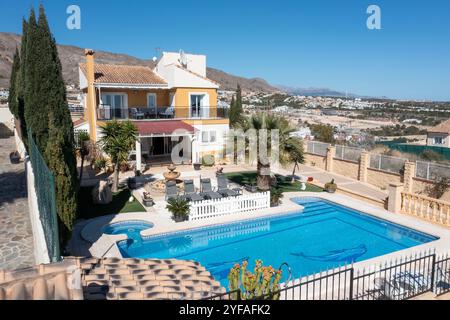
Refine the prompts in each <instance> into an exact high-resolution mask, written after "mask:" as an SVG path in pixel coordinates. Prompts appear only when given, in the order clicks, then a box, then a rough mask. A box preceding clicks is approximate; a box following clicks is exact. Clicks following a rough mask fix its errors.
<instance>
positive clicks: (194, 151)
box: [191, 136, 197, 164]
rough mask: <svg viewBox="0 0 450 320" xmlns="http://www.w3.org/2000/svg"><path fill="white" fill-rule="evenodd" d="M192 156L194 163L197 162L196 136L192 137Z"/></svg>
mask: <svg viewBox="0 0 450 320" xmlns="http://www.w3.org/2000/svg"><path fill="white" fill-rule="evenodd" d="M191 152H192V154H191V157H192V163H193V164H194V163H196V162H197V139H195V136H192V137H191Z"/></svg>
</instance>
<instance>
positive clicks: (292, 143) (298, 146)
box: [285, 137, 305, 183]
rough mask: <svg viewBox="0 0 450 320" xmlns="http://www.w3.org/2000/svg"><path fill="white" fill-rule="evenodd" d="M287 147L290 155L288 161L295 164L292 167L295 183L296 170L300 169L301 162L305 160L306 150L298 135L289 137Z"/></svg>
mask: <svg viewBox="0 0 450 320" xmlns="http://www.w3.org/2000/svg"><path fill="white" fill-rule="evenodd" d="M285 149H286V150H287V153H288V155H289V157H288V159H287V162H289V163H293V164H294V168H293V169H292V183H293V182H294V180H295V170H296V169H300V166H299V164H301V163H304V162H305V156H304V152H305V150H304V148H303V141H302V140H301V139H299V138H296V137H289V139H288V140H287V143H286V147H285Z"/></svg>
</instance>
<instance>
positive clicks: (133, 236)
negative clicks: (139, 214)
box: [102, 220, 154, 247]
mask: <svg viewBox="0 0 450 320" xmlns="http://www.w3.org/2000/svg"><path fill="white" fill-rule="evenodd" d="M153 226H154V225H153V223H151V222H147V221H143V220H127V221H120V222H114V223H111V224H108V225H106V226H104V227H103V229H102V232H103V233H106V234H111V235H116V234H126V235H127V237H128V240H127V242H128V247H130V245H131V244H133V245H137V244H140V243H141V242H142V237H141V231H143V230H147V229H150V228H153Z"/></svg>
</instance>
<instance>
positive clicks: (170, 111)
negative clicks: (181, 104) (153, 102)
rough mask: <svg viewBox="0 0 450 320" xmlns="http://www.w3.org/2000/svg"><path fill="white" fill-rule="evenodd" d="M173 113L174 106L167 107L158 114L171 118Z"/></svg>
mask: <svg viewBox="0 0 450 320" xmlns="http://www.w3.org/2000/svg"><path fill="white" fill-rule="evenodd" d="M174 113H175V108H174V107H168V108H166V109H165V110H164V111H163V112H160V113H159V115H160V116H161V117H162V118H173V117H174Z"/></svg>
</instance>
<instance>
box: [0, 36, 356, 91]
mask: <svg viewBox="0 0 450 320" xmlns="http://www.w3.org/2000/svg"><path fill="white" fill-rule="evenodd" d="M20 41H21V36H20V35H18V34H14V33H5V32H0V88H8V87H9V78H10V74H11V67H12V63H13V56H14V52H15V49H16V47H20ZM58 53H59V57H60V60H61V64H62V71H63V77H64V80H65V82H66V83H67V84H72V85H76V84H78V81H79V80H78V64H79V63H80V62H84V60H85V57H84V49H83V48H80V47H76V46H70V45H58ZM95 60H96V62H98V63H107V64H127V65H142V66H149V67H154V62H153V61H152V60H145V59H138V58H136V57H133V56H130V55H127V54H119V53H112V52H106V51H96V55H95ZM206 75H207V77H208V78H210V79H211V80H214V81H216V82H218V83H219V84H220V88H221V89H222V90H235V89H236V87H237V85H238V84H240V86H241V88H242V90H244V91H252V92H266V93H274V92H285V93H289V94H297V95H305V96H333V97H345V96H346V94H345V93H342V92H338V91H335V90H331V89H324V88H297V87H288V86H283V85H278V86H275V85H271V84H269V83H268V82H267V81H266V80H264V79H262V78H244V77H239V76H235V75H232V74H229V73H227V72H225V71H222V70H219V69H215V68H211V67H208V68H207V70H206ZM348 96H349V97H356V95H353V94H348Z"/></svg>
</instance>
